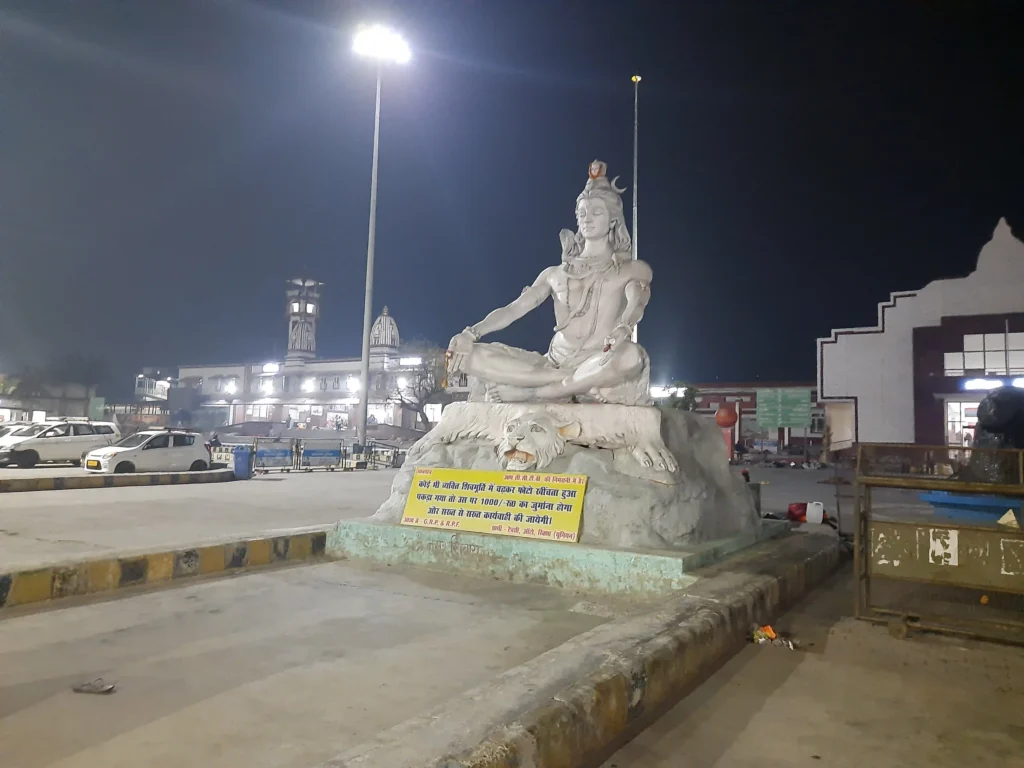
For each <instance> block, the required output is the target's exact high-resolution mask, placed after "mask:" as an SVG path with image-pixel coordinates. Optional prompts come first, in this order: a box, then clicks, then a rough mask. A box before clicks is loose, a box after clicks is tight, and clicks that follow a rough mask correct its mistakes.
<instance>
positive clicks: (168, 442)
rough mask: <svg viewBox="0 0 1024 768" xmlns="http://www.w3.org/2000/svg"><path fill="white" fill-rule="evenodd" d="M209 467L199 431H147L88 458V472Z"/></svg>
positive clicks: (195, 470) (208, 460)
mask: <svg viewBox="0 0 1024 768" xmlns="http://www.w3.org/2000/svg"><path fill="white" fill-rule="evenodd" d="M209 468H210V451H209V450H208V449H207V447H206V444H205V443H204V442H203V436H202V435H201V434H200V433H198V432H190V431H188V430H184V429H173V428H167V429H147V430H143V431H142V432H136V433H135V434H134V435H129V436H128V437H126V438H124V440H122V441H121V442H119V443H117V444H115V445H111V446H108V447H106V448H99V449H98V450H95V451H92V452H91V453H90V454H88V455H87V456H86V457H85V471H86V472H103V473H105V474H112V473H115V472H116V473H118V474H122V473H125V472H202V471H203V470H205V469H209Z"/></svg>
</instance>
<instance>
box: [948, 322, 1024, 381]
mask: <svg viewBox="0 0 1024 768" xmlns="http://www.w3.org/2000/svg"><path fill="white" fill-rule="evenodd" d="M943 368H944V373H945V375H946V376H1019V375H1021V374H1024V333H1018V332H1014V333H984V334H982V333H973V334H968V335H966V336H964V351H963V352H946V353H945V354H944V355H943Z"/></svg>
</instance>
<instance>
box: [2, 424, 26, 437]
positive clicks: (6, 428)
mask: <svg viewBox="0 0 1024 768" xmlns="http://www.w3.org/2000/svg"><path fill="white" fill-rule="evenodd" d="M31 425H32V422H31V421H5V422H2V423H0V437H6V436H7V435H9V434H11V433H12V432H14V431H15V430H18V429H21V428H22V427H28V426H31Z"/></svg>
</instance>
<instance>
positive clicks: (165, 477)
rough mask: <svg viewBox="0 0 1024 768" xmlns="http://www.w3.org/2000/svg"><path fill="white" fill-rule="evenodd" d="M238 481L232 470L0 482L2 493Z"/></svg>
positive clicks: (85, 476)
mask: <svg viewBox="0 0 1024 768" xmlns="http://www.w3.org/2000/svg"><path fill="white" fill-rule="evenodd" d="M234 479H235V473H234V472H233V471H232V470H230V469H214V470H209V471H206V472H146V473H142V474H133V475H69V476H67V477H14V478H10V479H6V480H5V479H3V478H0V493H18V492H19V491H70V490H75V489H78V488H127V487H130V486H141V485H193V484H196V483H226V482H228V481H229V480H234Z"/></svg>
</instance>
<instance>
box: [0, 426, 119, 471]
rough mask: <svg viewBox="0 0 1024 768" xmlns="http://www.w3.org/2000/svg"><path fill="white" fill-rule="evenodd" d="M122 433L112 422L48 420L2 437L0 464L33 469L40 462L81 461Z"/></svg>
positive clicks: (114, 440) (113, 441)
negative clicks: (86, 455) (89, 453)
mask: <svg viewBox="0 0 1024 768" xmlns="http://www.w3.org/2000/svg"><path fill="white" fill-rule="evenodd" d="M120 438H121V433H120V432H119V431H118V429H117V426H116V425H114V424H112V423H110V422H108V421H89V420H88V419H82V420H80V421H70V420H69V421H46V422H42V423H37V424H31V425H29V426H27V427H22V428H21V429H16V430H13V431H12V432H10V433H9V434H7V435H5V436H4V437H0V463H5V464H17V465H18V466H19V467H22V468H23V469H30V468H31V467H34V466H35V465H36V464H39V463H40V462H47V461H53V462H65V463H71V464H78V463H79V462H80V461H81V460H82V455H83V454H85V453H88V452H89V451H92V450H94V449H96V448H102V447H103V446H105V445H110V444H111V443H115V442H117V441H118V440H119V439H120Z"/></svg>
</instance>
